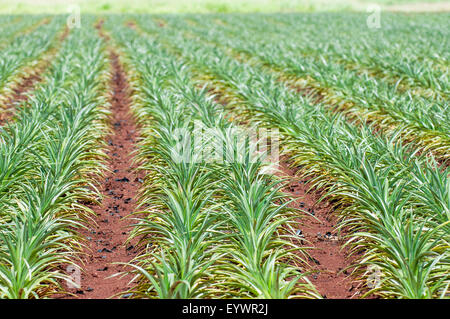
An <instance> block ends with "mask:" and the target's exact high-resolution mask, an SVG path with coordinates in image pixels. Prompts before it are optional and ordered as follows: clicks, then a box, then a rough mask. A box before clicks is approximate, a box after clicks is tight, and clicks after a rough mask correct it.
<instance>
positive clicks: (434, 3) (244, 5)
mask: <svg viewBox="0 0 450 319" xmlns="http://www.w3.org/2000/svg"><path fill="white" fill-rule="evenodd" d="M424 2H426V3H424ZM370 4H378V5H380V6H381V8H382V9H384V10H392V11H438V12H439V11H449V10H450V1H443V0H96V1H93V0H0V13H9V14H14V13H68V10H69V8H71V7H72V6H74V5H77V6H79V7H80V9H81V11H82V12H84V13H127V12H128V13H178V12H180V13H181V12H195V13H227V12H297V11H302V12H310V11H341V10H354V11H366V9H367V8H368V6H369V5H370Z"/></svg>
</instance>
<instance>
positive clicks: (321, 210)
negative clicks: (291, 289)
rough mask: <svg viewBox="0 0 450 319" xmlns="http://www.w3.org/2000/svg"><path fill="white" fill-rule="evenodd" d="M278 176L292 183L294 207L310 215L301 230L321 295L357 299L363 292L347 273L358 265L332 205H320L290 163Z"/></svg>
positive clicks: (283, 161)
mask: <svg viewBox="0 0 450 319" xmlns="http://www.w3.org/2000/svg"><path fill="white" fill-rule="evenodd" d="M278 171H279V172H278V173H277V175H279V176H280V177H282V178H285V179H287V180H288V181H289V183H288V185H287V186H286V187H285V188H284V189H283V192H285V193H287V194H288V195H289V196H290V197H291V198H293V199H294V201H293V202H292V203H291V204H290V206H291V207H293V208H296V209H300V210H303V211H305V212H308V213H309V214H311V215H312V216H311V215H308V214H306V213H305V215H304V216H303V217H302V218H299V219H298V220H297V222H298V223H299V227H300V229H298V230H297V232H298V237H299V242H300V243H301V242H303V246H305V247H310V248H311V249H307V253H308V254H309V256H310V258H309V259H308V260H307V262H308V264H309V265H310V266H311V268H312V272H313V273H312V274H311V275H310V276H309V279H310V280H311V282H312V283H313V284H314V286H315V287H316V289H317V290H318V292H319V293H320V294H321V295H322V297H324V298H328V299H354V298H355V299H356V298H358V297H359V296H360V294H361V292H360V290H359V289H358V286H359V285H358V283H357V282H356V280H355V278H354V277H352V276H351V270H348V271H346V270H344V269H345V268H347V267H349V266H351V265H352V264H353V263H354V262H355V259H356V258H355V257H351V256H349V255H350V254H349V251H348V249H346V248H343V244H344V240H343V235H344V234H342V233H341V234H339V233H337V231H336V228H337V216H336V214H335V213H334V212H333V208H332V205H331V203H329V202H327V201H322V202H320V203H319V199H320V195H321V194H319V192H316V191H313V190H310V189H309V188H310V185H308V181H307V180H306V179H304V178H299V177H297V176H296V175H297V174H296V172H295V170H294V169H291V168H289V164H288V159H283V158H282V159H281V160H280V163H279V165H278Z"/></svg>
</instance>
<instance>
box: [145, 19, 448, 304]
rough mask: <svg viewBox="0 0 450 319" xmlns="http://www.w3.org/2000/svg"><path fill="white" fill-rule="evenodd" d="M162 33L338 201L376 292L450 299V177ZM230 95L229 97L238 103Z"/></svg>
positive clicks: (390, 142)
mask: <svg viewBox="0 0 450 319" xmlns="http://www.w3.org/2000/svg"><path fill="white" fill-rule="evenodd" d="M142 25H143V26H144V28H147V30H151V31H153V33H152V34H159V39H160V41H162V42H163V43H167V42H169V44H168V45H169V46H170V45H171V46H172V49H173V50H175V51H178V52H179V54H181V55H182V56H183V57H184V58H185V59H187V60H189V61H191V62H192V63H193V65H194V66H196V67H200V68H201V69H202V70H204V71H207V73H209V74H210V75H212V76H213V78H212V79H213V80H214V79H216V80H215V83H214V84H213V85H212V86H215V85H216V86H220V85H225V86H227V87H229V88H231V89H232V91H233V92H234V93H235V94H236V95H238V96H239V97H241V98H242V99H243V100H244V101H245V102H246V103H244V104H241V105H242V108H243V109H242V110H241V113H246V112H247V113H248V114H249V115H250V116H249V119H250V120H251V119H252V117H254V120H256V122H259V123H262V124H263V125H266V126H269V127H272V126H276V127H278V128H279V129H280V130H281V132H282V133H283V134H284V135H285V137H286V139H285V141H284V143H285V144H284V149H285V151H286V153H288V154H290V155H291V156H292V158H293V161H294V164H295V165H296V166H298V167H302V168H303V169H304V171H305V172H308V174H309V175H311V176H312V177H313V185H314V186H316V187H320V188H326V189H327V190H328V196H331V197H333V198H335V199H337V200H338V201H339V206H340V207H341V208H340V209H339V210H340V213H341V216H342V217H343V218H342V224H341V225H342V226H348V227H349V228H350V229H352V230H353V233H352V235H351V237H350V238H349V243H351V244H352V245H353V247H354V249H355V251H358V250H365V254H364V257H363V259H362V260H361V263H360V264H359V265H360V266H372V268H373V267H374V266H375V267H377V268H379V269H380V271H381V274H382V276H381V277H382V279H381V282H380V283H379V284H377V285H376V287H375V288H374V289H372V290H371V291H370V293H378V294H379V295H382V296H396V297H404V298H426V297H445V296H446V295H447V291H448V283H449V276H448V269H449V264H448V262H449V259H448V257H449V256H448V242H449V237H448V233H449V232H448V230H449V229H448V227H449V226H448V217H449V215H448V212H449V211H450V210H449V207H450V206H449V204H450V202H449V201H448V195H449V193H450V189H449V187H450V184H449V182H448V175H449V172H448V169H447V170H441V169H439V168H438V166H437V163H436V161H435V160H434V159H433V158H428V157H426V156H420V155H418V151H417V149H416V148H415V147H414V146H413V145H412V144H408V143H407V142H406V141H402V140H401V138H399V135H400V133H399V132H394V133H390V134H386V135H379V134H374V133H373V128H372V127H370V126H366V125H359V126H354V125H352V124H349V123H348V122H347V121H346V119H345V118H344V117H343V116H342V115H341V114H335V113H332V112H331V111H329V110H328V109H327V108H325V107H324V106H323V105H321V104H315V103H313V102H312V101H310V100H308V99H307V98H304V97H301V96H299V95H298V94H294V93H293V92H291V91H289V90H288V89H286V88H285V87H284V86H283V85H282V84H280V83H278V82H277V80H276V78H275V77H274V76H272V75H271V74H266V73H264V72H263V70H261V69H258V68H254V67H252V66H249V65H246V64H243V63H239V62H237V61H236V60H234V59H232V58H230V57H229V56H227V54H225V53H224V52H223V51H221V50H219V49H218V48H217V47H213V46H211V45H207V44H205V43H202V42H200V43H196V42H193V41H192V40H191V39H184V38H183V37H182V36H180V35H179V34H178V33H177V32H173V31H170V30H169V31H165V30H163V31H161V30H158V31H157V33H156V30H157V29H158V27H157V24H152V23H149V22H146V23H145V24H144V23H142ZM233 98H234V96H230V97H229V99H233Z"/></svg>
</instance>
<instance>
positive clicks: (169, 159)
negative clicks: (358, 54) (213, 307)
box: [107, 17, 317, 298]
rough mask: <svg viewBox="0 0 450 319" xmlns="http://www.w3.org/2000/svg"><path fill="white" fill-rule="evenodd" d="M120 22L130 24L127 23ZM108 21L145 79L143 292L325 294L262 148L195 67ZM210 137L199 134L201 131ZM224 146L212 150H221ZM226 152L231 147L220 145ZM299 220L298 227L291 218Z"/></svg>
mask: <svg viewBox="0 0 450 319" xmlns="http://www.w3.org/2000/svg"><path fill="white" fill-rule="evenodd" d="M121 22H122V23H121ZM122 25H123V21H121V20H120V18H119V17H116V18H114V19H112V18H110V19H109V20H108V22H107V26H108V28H110V29H111V34H112V35H113V38H115V39H116V41H117V43H118V44H119V45H120V46H121V48H122V50H123V56H125V57H126V58H125V61H124V63H125V65H127V66H128V68H129V69H130V73H131V74H132V75H133V77H132V83H133V85H134V87H136V88H137V90H138V93H137V94H136V95H135V101H134V103H133V105H134V107H135V113H136V116H137V118H138V119H139V122H140V124H141V126H142V134H143V141H142V143H141V148H140V151H139V158H140V160H141V161H142V162H143V163H144V164H143V165H142V168H143V169H145V170H147V171H148V172H149V173H148V176H147V178H146V181H145V183H144V186H143V191H142V196H141V200H140V203H141V207H142V208H143V209H144V210H143V211H142V212H140V214H141V215H143V217H140V218H138V222H137V225H136V228H135V232H134V233H133V235H132V236H133V237H134V236H139V237H140V238H142V237H143V238H144V240H143V244H144V245H145V248H144V252H143V253H142V254H141V255H140V256H139V257H138V258H137V259H136V260H135V261H134V262H133V266H134V267H135V268H136V269H137V273H138V274H137V275H136V280H138V282H139V285H138V286H137V287H136V289H135V292H136V293H137V295H138V296H144V297H150V298H207V297H215V298H231V297H246V298H290V297H299V296H302V297H311V296H317V293H316V292H315V290H314V288H313V287H312V286H311V284H310V283H309V281H308V280H307V277H305V273H304V272H303V273H302V272H301V271H300V269H303V268H304V265H303V266H301V264H302V262H301V259H300V257H298V255H296V254H294V252H293V250H295V251H297V253H298V254H302V248H301V247H295V246H296V245H294V244H293V242H292V241H291V240H289V239H290V238H292V237H294V236H295V235H294V234H295V232H294V231H293V228H292V227H293V226H292V224H293V218H294V217H295V214H293V212H292V210H291V209H289V208H287V203H288V199H287V198H286V195H284V194H282V193H281V192H279V189H280V187H281V184H280V181H278V180H276V179H275V178H274V177H273V176H272V175H270V174H266V173H264V167H265V166H266V165H267V163H264V161H263V158H264V153H261V154H259V155H255V154H256V152H255V149H254V147H255V144H254V142H251V141H249V140H248V139H246V138H245V137H243V135H242V134H243V133H242V132H240V131H239V129H238V127H236V126H235V125H234V124H233V123H232V122H230V121H229V120H228V119H227V118H226V116H225V113H224V110H223V108H222V107H221V106H220V105H218V104H217V103H215V102H214V101H213V99H212V97H208V95H207V90H206V89H205V88H201V87H198V84H199V83H198V81H196V80H195V79H193V78H192V75H191V73H190V71H189V68H188V67H187V66H186V65H185V64H184V63H181V62H179V61H178V60H177V58H176V57H174V56H171V55H170V53H169V52H167V51H166V50H164V49H163V48H162V47H161V45H159V44H158V43H156V42H154V41H153V39H152V38H151V37H146V36H142V35H140V34H139V33H137V32H135V31H132V30H126V29H124V28H123V27H122ZM202 130H203V131H206V132H209V133H208V134H206V135H203V137H204V140H203V142H202V143H200V144H198V143H195V142H193V140H192V137H193V136H194V135H195V134H200V131H202ZM218 145H220V150H221V151H220V152H219V154H218V155H217V154H216V155H217V157H215V158H211V154H214V150H216V152H217V149H218V147H219V146H218ZM222 151H223V152H222ZM289 225H291V227H289Z"/></svg>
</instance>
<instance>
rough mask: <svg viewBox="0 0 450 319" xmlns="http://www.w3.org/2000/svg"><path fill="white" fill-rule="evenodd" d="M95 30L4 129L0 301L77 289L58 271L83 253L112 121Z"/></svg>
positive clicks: (63, 57) (71, 39)
mask: <svg viewBox="0 0 450 319" xmlns="http://www.w3.org/2000/svg"><path fill="white" fill-rule="evenodd" d="M59 27H60V25H58V24H56V25H53V26H52V28H55V30H54V32H56V31H57V29H58V28H59ZM93 30H94V29H93V26H92V25H84V26H83V27H82V28H80V29H76V30H73V31H72V32H71V33H70V35H69V36H68V38H67V39H66V41H65V42H64V43H63V46H62V48H61V51H60V52H59V54H58V55H57V57H56V58H55V60H54V61H53V62H52V65H51V70H50V71H49V72H48V73H46V74H45V76H44V81H43V82H42V83H41V84H40V86H39V87H38V88H36V90H35V91H34V92H33V97H32V99H30V100H29V101H27V103H26V105H24V107H23V108H22V109H21V110H20V111H19V112H18V114H17V119H16V121H14V122H11V123H9V124H8V125H6V126H4V127H3V128H1V129H0V210H1V215H0V298H41V297H45V296H48V295H51V294H52V293H54V292H55V291H57V290H58V287H60V283H61V281H62V280H66V281H68V282H72V283H73V284H75V283H74V282H73V279H72V278H71V277H69V276H68V275H67V274H66V272H65V269H61V267H62V266H64V265H68V264H74V263H75V261H76V259H75V257H76V253H77V252H78V251H79V250H80V248H81V247H82V241H83V240H82V238H80V237H79V236H78V235H77V229H80V227H85V226H84V224H85V223H84V222H85V221H88V220H89V218H90V217H89V216H90V214H91V211H90V210H89V209H88V208H87V207H86V206H84V204H82V203H83V202H95V201H96V200H97V198H98V194H97V193H98V192H97V191H96V185H95V184H94V183H93V177H92V176H93V175H95V174H97V173H99V172H100V170H101V169H102V161H101V159H102V157H103V155H102V150H101V148H102V145H101V143H100V138H101V137H102V134H104V133H105V130H106V127H105V118H106V116H107V115H108V111H107V110H106V109H105V107H106V106H107V103H106V101H105V99H104V98H103V97H102V94H100V92H102V91H104V90H106V89H107V87H106V84H107V80H108V77H109V73H108V68H107V65H108V64H107V57H106V55H105V52H104V51H105V50H104V46H105V44H104V43H103V41H102V40H100V38H99V37H98V36H97V35H96V33H95V32H93ZM54 32H53V33H54ZM51 34H52V33H51Z"/></svg>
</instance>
